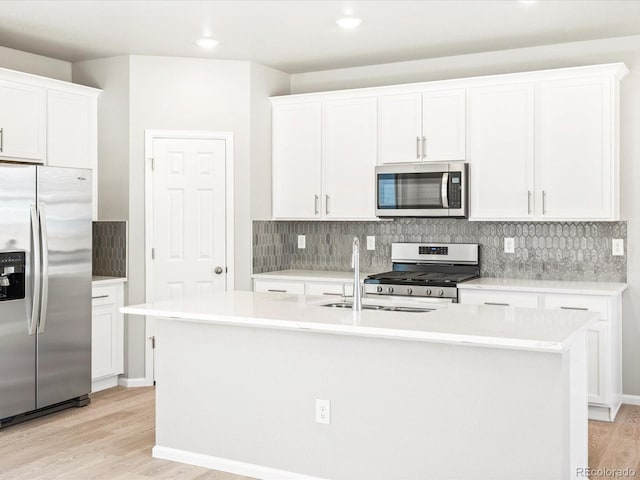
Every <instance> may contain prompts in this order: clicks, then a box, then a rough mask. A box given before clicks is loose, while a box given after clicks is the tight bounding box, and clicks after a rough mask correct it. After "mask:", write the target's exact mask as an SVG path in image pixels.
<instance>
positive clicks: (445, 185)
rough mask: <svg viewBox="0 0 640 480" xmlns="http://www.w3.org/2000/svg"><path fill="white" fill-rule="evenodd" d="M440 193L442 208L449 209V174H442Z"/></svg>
mask: <svg viewBox="0 0 640 480" xmlns="http://www.w3.org/2000/svg"><path fill="white" fill-rule="evenodd" d="M440 193H441V195H442V207H443V208H449V172H444V173H443V174H442V185H441V188H440Z"/></svg>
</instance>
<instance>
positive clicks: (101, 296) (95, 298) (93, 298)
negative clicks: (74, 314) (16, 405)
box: [91, 295, 109, 300]
mask: <svg viewBox="0 0 640 480" xmlns="http://www.w3.org/2000/svg"><path fill="white" fill-rule="evenodd" d="M98 298H109V295H100V296H98V297H91V300H97V299H98Z"/></svg>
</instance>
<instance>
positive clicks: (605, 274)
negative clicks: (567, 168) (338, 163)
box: [253, 218, 627, 282]
mask: <svg viewBox="0 0 640 480" xmlns="http://www.w3.org/2000/svg"><path fill="white" fill-rule="evenodd" d="M298 235H306V248H305V249H298V242H297V236H298ZM356 235H357V236H358V237H360V244H361V245H362V247H361V255H360V268H361V269H362V271H363V272H371V273H379V272H384V271H387V270H390V269H391V243H393V242H420V243H422V242H425V243H427V242H447V243H478V244H480V268H481V275H482V276H483V277H505V278H529V279H534V278H535V279H545V280H585V281H613V282H626V280H627V257H626V244H627V241H626V240H627V222H542V223H538V222H536V223H533V222H531V223H528V222H470V221H468V220H460V219H450V218H437V219H433V218H428V219H427V218H401V219H394V220H392V221H381V222H285V221H277V222H276V221H254V222H253V271H254V273H262V272H269V271H274V270H286V269H290V268H293V269H301V270H336V271H349V270H350V269H351V243H352V241H353V237H354V236H356ZM367 235H375V237H376V249H375V250H372V251H369V250H366V248H365V246H366V238H365V237H366V236H367ZM504 237H513V238H514V239H515V253H504V244H503V241H504V240H503V239H504ZM614 238H622V239H624V244H625V255H623V256H612V255H611V240H612V239H614Z"/></svg>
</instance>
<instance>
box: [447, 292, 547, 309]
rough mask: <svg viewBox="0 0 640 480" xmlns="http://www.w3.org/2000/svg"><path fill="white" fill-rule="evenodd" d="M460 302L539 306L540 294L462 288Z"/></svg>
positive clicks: (507, 305)
mask: <svg viewBox="0 0 640 480" xmlns="http://www.w3.org/2000/svg"><path fill="white" fill-rule="evenodd" d="M460 303H465V304H471V305H502V306H505V307H527V308H538V295H536V294H534V293H517V292H496V291H484V290H483V291H475V290H460Z"/></svg>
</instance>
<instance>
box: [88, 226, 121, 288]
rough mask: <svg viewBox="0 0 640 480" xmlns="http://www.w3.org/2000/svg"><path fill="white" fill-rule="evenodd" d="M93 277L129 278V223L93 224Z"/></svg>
mask: <svg viewBox="0 0 640 480" xmlns="http://www.w3.org/2000/svg"><path fill="white" fill-rule="evenodd" d="M93 275H100V276H107V277H126V276H127V222H124V221H118V222H93Z"/></svg>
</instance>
